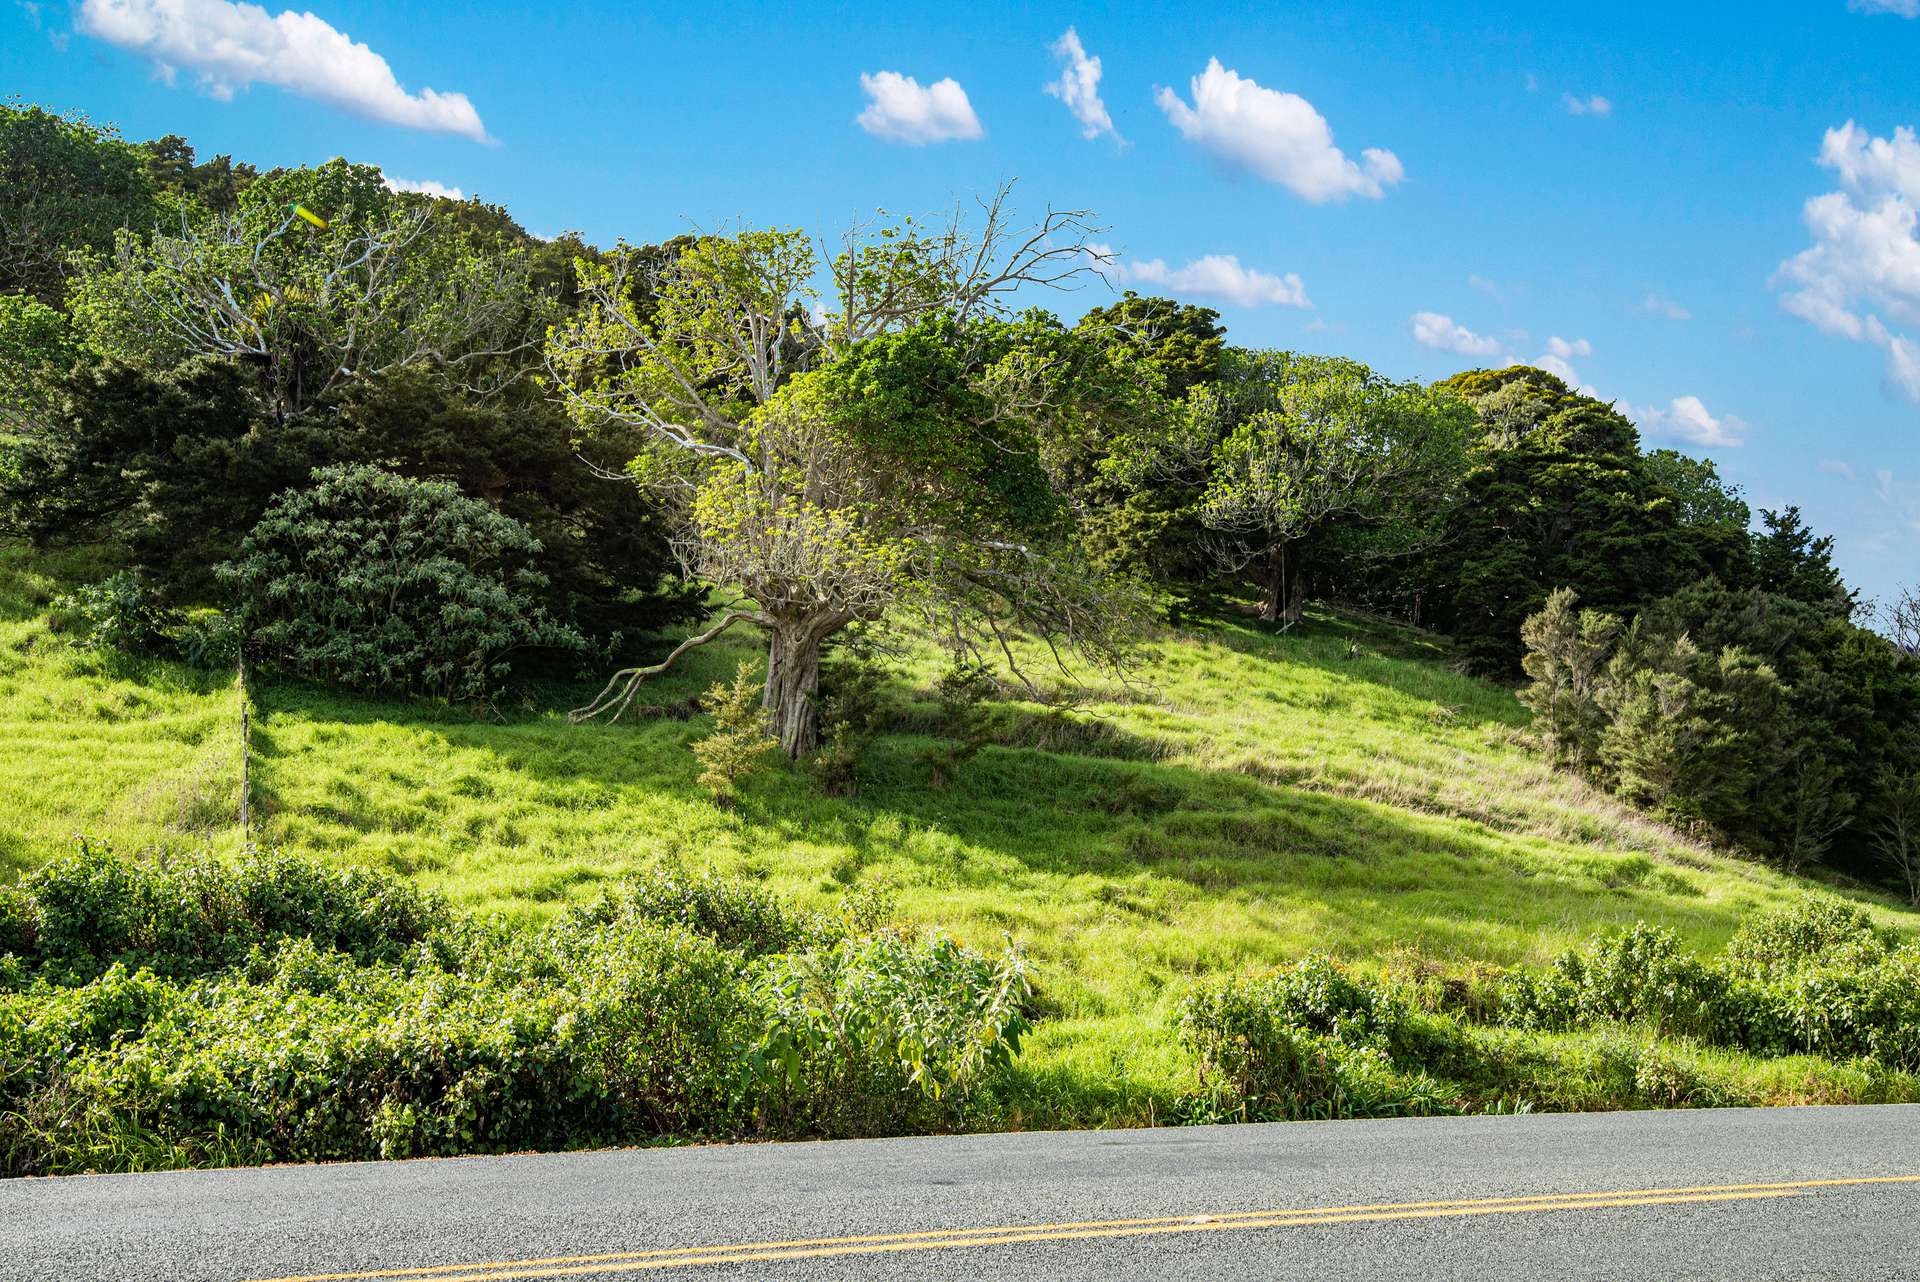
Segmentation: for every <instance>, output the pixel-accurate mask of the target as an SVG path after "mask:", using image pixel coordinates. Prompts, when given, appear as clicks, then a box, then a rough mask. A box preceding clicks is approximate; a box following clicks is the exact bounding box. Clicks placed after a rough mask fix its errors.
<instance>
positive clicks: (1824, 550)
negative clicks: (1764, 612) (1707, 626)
mask: <svg viewBox="0 0 1920 1282" xmlns="http://www.w3.org/2000/svg"><path fill="white" fill-rule="evenodd" d="M1760 524H1761V527H1762V529H1761V533H1760V534H1759V535H1758V536H1757V537H1756V538H1755V539H1754V541H1753V574H1754V580H1755V582H1756V584H1757V585H1758V586H1759V587H1760V588H1761V589H1762V590H1763V591H1766V592H1771V593H1773V594H1775V595H1777V596H1783V597H1787V598H1789V599H1791V600H1794V601H1799V602H1801V603H1803V604H1805V605H1810V606H1813V607H1815V608H1816V609H1818V610H1820V611H1821V612H1822V613H1824V614H1826V615H1828V616H1830V617H1832V618H1837V619H1845V618H1849V617H1851V616H1852V614H1853V610H1854V606H1855V604H1856V602H1855V597H1854V593H1853V591H1852V590H1851V589H1849V588H1848V587H1847V585H1846V583H1845V582H1844V581H1843V580H1842V579H1841V577H1840V571H1839V570H1837V569H1835V568H1834V564H1833V537H1832V536H1831V535H1822V536H1819V537H1815V535H1814V533H1813V531H1812V530H1810V529H1808V528H1807V524H1806V522H1805V521H1803V520H1801V519H1800V509H1799V508H1797V507H1788V508H1786V509H1784V510H1783V511H1778V512H1774V511H1768V510H1766V509H1762V510H1761V512H1760Z"/></svg>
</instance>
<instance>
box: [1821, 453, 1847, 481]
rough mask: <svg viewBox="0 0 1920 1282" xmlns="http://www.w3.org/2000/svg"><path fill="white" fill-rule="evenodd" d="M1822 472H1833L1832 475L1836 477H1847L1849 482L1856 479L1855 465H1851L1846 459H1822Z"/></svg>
mask: <svg viewBox="0 0 1920 1282" xmlns="http://www.w3.org/2000/svg"><path fill="white" fill-rule="evenodd" d="M1820 470H1821V471H1822V472H1831V473H1833V474H1834V475H1835V476H1844V477H1846V478H1847V479H1848V480H1849V481H1851V480H1853V479H1854V471H1853V464H1851V463H1849V462H1847V461H1846V460H1845V459H1843V458H1823V459H1821V460H1820Z"/></svg>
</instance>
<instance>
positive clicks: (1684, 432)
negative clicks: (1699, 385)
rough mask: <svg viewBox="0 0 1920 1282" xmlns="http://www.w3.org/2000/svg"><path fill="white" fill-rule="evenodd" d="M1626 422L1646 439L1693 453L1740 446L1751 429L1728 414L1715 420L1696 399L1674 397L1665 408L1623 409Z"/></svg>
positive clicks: (1629, 406) (1624, 406)
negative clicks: (1673, 444)
mask: <svg viewBox="0 0 1920 1282" xmlns="http://www.w3.org/2000/svg"><path fill="white" fill-rule="evenodd" d="M1621 408H1622V409H1624V410H1626V412H1627V415H1628V417H1629V418H1631V419H1633V421H1634V422H1636V423H1638V424H1639V425H1640V429H1641V430H1642V431H1644V432H1646V433H1647V434H1648V435H1649V436H1658V437H1663V438H1665V439H1667V440H1671V441H1677V442H1679V443H1680V444H1682V445H1691V446H1693V447H1695V448H1696V449H1723V448H1728V447H1731V446H1735V445H1740V444H1742V443H1744V442H1745V440H1746V439H1747V433H1748V432H1749V431H1751V430H1752V429H1751V428H1750V427H1748V425H1747V424H1746V422H1745V421H1743V420H1741V419H1738V418H1735V417H1734V416H1733V415H1731V414H1723V415H1721V416H1720V417H1718V418H1715V417H1714V416H1713V415H1712V414H1711V413H1709V412H1708V411H1707V407H1706V405H1705V404H1704V403H1702V401H1701V400H1700V398H1699V397H1698V396H1677V397H1675V398H1674V399H1673V401H1672V402H1671V403H1670V404H1668V405H1667V406H1666V407H1665V408H1661V407H1659V406H1647V407H1641V408H1636V407H1634V406H1631V405H1623V406H1622V407H1621Z"/></svg>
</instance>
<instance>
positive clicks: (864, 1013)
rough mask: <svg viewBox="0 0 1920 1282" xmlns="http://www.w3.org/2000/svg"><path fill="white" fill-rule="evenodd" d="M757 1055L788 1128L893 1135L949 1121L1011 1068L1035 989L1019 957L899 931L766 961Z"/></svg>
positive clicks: (777, 1113) (781, 1124)
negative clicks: (766, 1002)
mask: <svg viewBox="0 0 1920 1282" xmlns="http://www.w3.org/2000/svg"><path fill="white" fill-rule="evenodd" d="M763 984H764V989H763V991H764V992H766V993H767V995H768V996H769V998H770V1000H771V1006H772V1020H771V1023H770V1024H769V1026H768V1029H767V1032H766V1034H765V1035H764V1036H763V1037H762V1039H761V1041H760V1042H759V1044H758V1045H757V1046H756V1047H755V1049H754V1052H753V1059H754V1062H755V1063H756V1064H757V1065H760V1066H761V1067H762V1069H763V1071H764V1072H765V1073H766V1074H767V1075H768V1076H769V1078H770V1080H771V1081H772V1082H773V1083H775V1084H776V1087H777V1090H776V1094H775V1096H774V1098H773V1100H772V1105H771V1106H772V1109H773V1112H772V1114H771V1116H772V1118H773V1119H774V1120H775V1121H776V1122H777V1123H778V1129H781V1130H785V1131H795V1130H797V1131H802V1132H814V1133H824V1134H830V1135H886V1134H897V1133H899V1132H901V1131H903V1130H916V1129H922V1128H927V1127H934V1126H939V1125H942V1124H946V1123H949V1122H950V1121H951V1120H952V1119H954V1118H956V1117H958V1116H959V1115H960V1114H962V1113H963V1112H964V1111H965V1110H966V1108H967V1107H968V1105H969V1104H970V1103H971V1102H972V1099H973V1096H974V1095H975V1093H976V1092H977V1090H978V1089H979V1087H980V1086H982V1085H983V1084H984V1083H986V1082H988V1081H990V1080H991V1079H992V1078H993V1077H994V1076H995V1075H996V1074H998V1073H999V1072H1000V1071H1002V1070H1004V1069H1006V1068H1009V1067H1010V1066H1011V1065H1012V1062H1013V1057H1014V1056H1015V1055H1016V1054H1018V1053H1019V1049H1020V1041H1021V1038H1022V1037H1023V1036H1024V1035H1025V1034H1026V1032H1027V1030H1028V1028H1029V1023H1028V1020H1027V1017H1026V1013H1025V1010H1026V1007H1027V1005H1028V1003H1029V1002H1030V1000H1031V998H1032V995H1033V990H1032V981H1031V978H1030V976H1029V974H1028V972H1027V968H1026V965H1025V963H1024V962H1023V961H1022V960H1021V958H1020V956H1019V955H1018V954H1017V953H1013V952H1009V953H1007V954H1006V955H1005V956H1003V957H1000V958H992V957H986V956H983V955H981V954H979V953H975V952H972V951H970V950H968V949H964V948H961V947H960V946H959V945H957V944H955V943H953V942H952V941H951V940H948V939H945V938H942V937H939V936H932V937H928V938H924V939H917V938H913V937H911V936H907V935H903V934H900V933H898V932H894V931H879V932H876V933H874V934H870V935H864V936H859V935H855V936H848V937H846V938H843V939H841V940H839V941H837V942H835V943H833V944H831V945H830V946H827V947H825V948H821V949H818V950H816V951H812V952H806V953H793V954H785V955H778V956H773V957H770V958H768V959H767V965H766V969H765V971H764V979H763Z"/></svg>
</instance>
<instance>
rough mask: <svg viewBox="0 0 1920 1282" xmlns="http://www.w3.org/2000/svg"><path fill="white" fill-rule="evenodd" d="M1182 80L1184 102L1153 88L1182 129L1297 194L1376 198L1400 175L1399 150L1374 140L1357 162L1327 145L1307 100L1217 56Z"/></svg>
mask: <svg viewBox="0 0 1920 1282" xmlns="http://www.w3.org/2000/svg"><path fill="white" fill-rule="evenodd" d="M1189 83H1190V88H1191V91H1192V94H1193V102H1192V103H1191V104H1189V103H1188V102H1187V101H1186V100H1185V99H1183V98H1181V97H1180V95H1179V94H1177V93H1175V92H1174V91H1173V90H1171V89H1166V88H1161V89H1157V90H1155V92H1154V101H1155V102H1156V103H1158V104H1159V106H1160V110H1161V111H1163V112H1165V113H1166V116H1167V119H1168V120H1169V121H1171V122H1172V123H1173V127H1174V128H1175V129H1178V130H1179V131H1180V134H1181V136H1182V137H1184V138H1185V139H1186V140H1187V141H1188V142H1191V143H1193V144H1195V145H1196V146H1198V147H1200V148H1201V149H1203V150H1204V151H1206V152H1207V153H1209V154H1210V155H1212V156H1213V157H1214V158H1215V159H1217V160H1219V161H1221V162H1222V163H1224V164H1228V165H1232V166H1234V167H1236V168H1240V169H1245V170H1247V171H1248V172H1250V173H1253V174H1255V175H1258V176H1259V177H1261V178H1264V179H1266V180H1267V181H1268V182H1274V183H1279V184H1280V185H1282V186H1284V187H1286V188H1287V189H1288V190H1289V191H1291V192H1293V193H1294V194H1295V195H1296V196H1299V197H1301V198H1302V199H1304V200H1310V201H1313V202H1314V203H1316V204H1319V203H1322V202H1325V201H1332V200H1346V199H1347V198H1348V197H1350V196H1365V197H1367V198H1369V199H1372V200H1378V199H1379V198H1380V197H1382V196H1384V195H1386V192H1387V188H1389V187H1391V186H1393V185H1394V184H1395V183H1397V182H1399V181H1400V179H1401V178H1402V177H1403V175H1404V171H1403V170H1402V169H1401V167H1400V158H1399V157H1398V156H1395V155H1394V154H1393V153H1392V152H1390V151H1384V150H1382V149H1380V148H1378V147H1369V148H1367V149H1366V150H1365V151H1363V152H1361V153H1360V159H1359V161H1358V162H1356V161H1354V160H1352V159H1350V158H1349V157H1348V156H1347V154H1346V153H1345V152H1343V151H1341V150H1340V148H1338V147H1336V146H1334V145H1333V130H1332V129H1331V128H1330V127H1329V126H1328V124H1327V120H1326V117H1324V116H1322V115H1321V114H1320V113H1319V112H1317V111H1315V110H1314V109H1313V104H1312V103H1310V102H1308V101H1307V100H1306V99H1305V98H1302V97H1301V96H1300V95H1299V94H1292V93H1282V92H1280V91H1278V90H1275V89H1268V88H1266V87H1265V86H1263V85H1260V84H1258V83H1256V82H1255V81H1252V80H1248V79H1245V78H1244V77H1242V76H1241V75H1240V74H1239V73H1238V72H1234V71H1229V70H1227V69H1226V68H1225V67H1222V66H1221V65H1220V60H1219V59H1218V58H1209V59H1208V60H1207V69H1206V70H1205V71H1203V72H1201V73H1200V74H1199V75H1197V76H1195V77H1193V79H1192V80H1191V81H1190V82H1189Z"/></svg>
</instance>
